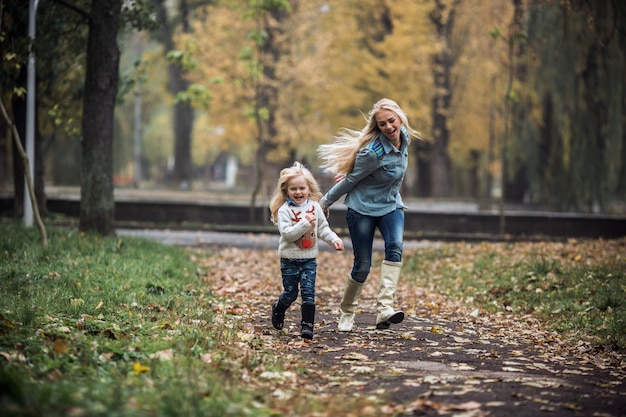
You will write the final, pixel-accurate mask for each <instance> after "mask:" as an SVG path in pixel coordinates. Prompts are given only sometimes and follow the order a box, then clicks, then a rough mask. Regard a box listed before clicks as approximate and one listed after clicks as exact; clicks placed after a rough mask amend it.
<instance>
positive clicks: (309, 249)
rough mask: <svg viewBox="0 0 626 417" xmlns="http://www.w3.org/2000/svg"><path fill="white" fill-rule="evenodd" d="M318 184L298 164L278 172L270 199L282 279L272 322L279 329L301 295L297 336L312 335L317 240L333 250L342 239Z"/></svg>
mask: <svg viewBox="0 0 626 417" xmlns="http://www.w3.org/2000/svg"><path fill="white" fill-rule="evenodd" d="M321 197H322V193H321V191H320V188H319V185H318V184H317V181H315V178H313V175H312V174H311V172H310V171H309V170H308V169H306V168H305V167H304V166H303V165H302V164H301V163H299V162H295V163H294V164H293V166H291V167H289V168H285V169H283V170H282V171H280V177H279V178H278V184H277V186H276V193H275V195H274V197H272V200H271V202H270V213H271V220H272V222H273V223H274V224H276V225H277V226H278V231H279V232H280V241H279V246H278V255H279V257H280V271H281V274H282V280H283V292H282V294H281V295H280V296H279V297H278V301H276V302H275V303H274V304H272V325H273V326H274V328H276V329H278V330H281V329H282V328H283V322H284V320H285V311H286V310H287V309H288V308H289V306H291V303H293V302H294V301H295V300H296V298H298V284H299V285H300V290H301V294H302V305H301V314H302V322H301V326H302V327H301V329H300V336H302V337H303V338H305V339H312V338H313V323H314V322H315V277H316V274H317V255H318V253H319V248H318V245H317V239H322V240H323V241H325V242H326V243H328V244H329V245H332V246H334V248H335V250H338V251H341V250H343V242H342V241H341V239H340V238H339V236H337V234H336V233H334V232H333V231H332V230H331V228H330V226H329V224H328V220H327V219H326V216H325V214H324V212H323V211H322V208H321V207H320V205H319V200H320V198H321Z"/></svg>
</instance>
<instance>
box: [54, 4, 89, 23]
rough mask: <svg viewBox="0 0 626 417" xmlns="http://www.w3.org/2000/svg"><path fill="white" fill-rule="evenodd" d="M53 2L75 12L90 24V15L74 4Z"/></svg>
mask: <svg viewBox="0 0 626 417" xmlns="http://www.w3.org/2000/svg"><path fill="white" fill-rule="evenodd" d="M52 1H53V2H55V3H57V4H60V5H61V6H64V7H67V8H68V9H70V10H73V11H75V12H76V13H78V14H79V15H81V16H83V17H84V18H85V19H87V21H89V22H91V15H90V14H89V12H87V11H86V10H84V9H82V8H81V7H78V6H76V5H74V4H71V3H68V2H67V1H66V0H52Z"/></svg>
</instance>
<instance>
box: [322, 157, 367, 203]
mask: <svg viewBox="0 0 626 417" xmlns="http://www.w3.org/2000/svg"><path fill="white" fill-rule="evenodd" d="M376 169H378V156H376V152H374V151H373V150H372V149H369V148H365V149H361V150H360V151H359V152H358V153H357V154H356V159H355V160H354V168H353V169H352V171H351V172H350V173H349V174H348V175H346V177H345V178H344V179H342V180H341V181H339V182H338V183H337V184H335V185H334V186H333V187H332V188H331V189H330V190H328V192H326V195H324V197H322V200H321V201H320V205H321V206H322V207H323V208H328V207H330V206H332V205H333V204H334V203H335V202H336V201H337V200H339V198H340V197H341V196H342V195H344V194H347V193H348V192H350V191H351V190H352V189H353V188H354V187H355V186H356V185H357V184H358V183H359V181H361V180H362V179H363V178H365V177H367V176H368V175H370V174H371V173H372V172H374V171H375V170H376Z"/></svg>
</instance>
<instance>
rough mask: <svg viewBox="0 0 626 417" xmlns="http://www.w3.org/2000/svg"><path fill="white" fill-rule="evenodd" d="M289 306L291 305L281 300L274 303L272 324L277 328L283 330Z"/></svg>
mask: <svg viewBox="0 0 626 417" xmlns="http://www.w3.org/2000/svg"><path fill="white" fill-rule="evenodd" d="M288 308H289V306H285V305H283V303H281V302H280V300H278V301H276V302H275V303H274V304H272V326H274V328H275V329H276V330H282V328H283V324H284V323H285V311H286V310H287V309H288Z"/></svg>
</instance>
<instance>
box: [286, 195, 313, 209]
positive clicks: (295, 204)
mask: <svg viewBox="0 0 626 417" xmlns="http://www.w3.org/2000/svg"><path fill="white" fill-rule="evenodd" d="M308 202H309V200H308V199H307V200H306V201H305V202H304V203H302V204H301V205H300V204H298V203H296V202H295V201H293V200H292V199H291V198H289V197H287V205H289V206H295V207H302V206H305V205H306V204H307V203H308Z"/></svg>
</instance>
